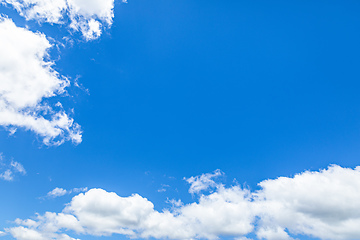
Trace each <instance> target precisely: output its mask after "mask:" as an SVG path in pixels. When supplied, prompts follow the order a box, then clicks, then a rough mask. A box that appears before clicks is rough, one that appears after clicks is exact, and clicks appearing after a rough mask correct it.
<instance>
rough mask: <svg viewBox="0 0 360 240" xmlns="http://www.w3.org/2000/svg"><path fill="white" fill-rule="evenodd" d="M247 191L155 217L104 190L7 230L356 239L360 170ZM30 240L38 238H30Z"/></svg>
mask: <svg viewBox="0 0 360 240" xmlns="http://www.w3.org/2000/svg"><path fill="white" fill-rule="evenodd" d="M259 186H260V187H261V189H260V190H258V191H256V192H250V191H249V190H246V189H242V188H241V187H239V186H233V187H229V188H226V187H224V186H222V185H218V187H217V189H216V191H215V192H213V193H210V194H208V195H201V196H200V197H199V200H198V201H197V202H194V203H190V204H185V205H184V204H182V203H181V202H180V201H179V202H180V203H181V204H173V209H172V210H171V211H170V210H163V211H157V210H155V209H154V205H153V203H152V202H150V201H149V200H148V199H146V198H144V197H142V196H140V195H138V194H134V195H132V196H130V197H120V196H118V195H117V194H115V193H111V192H106V191H105V190H102V189H91V190H89V191H88V192H86V193H81V194H79V195H77V196H75V197H74V198H73V199H72V201H71V202H70V203H69V204H68V205H67V206H66V208H65V209H64V210H63V212H61V213H50V212H48V213H45V214H44V215H38V216H37V217H36V219H28V220H20V219H17V220H16V223H17V224H19V226H18V227H14V228H10V229H6V231H7V232H9V233H10V234H12V236H13V237H14V238H16V239H20V240H28V239H35V238H36V239H46V240H47V239H72V238H70V237H69V236H68V235H66V234H65V231H67V230H72V231H75V232H76V233H78V234H89V235H95V236H109V235H112V234H122V235H126V236H128V237H131V238H134V237H135V238H149V237H152V238H156V239H164V238H168V239H195V238H198V239H200V238H205V239H217V238H218V237H221V236H231V237H235V238H236V239H241V240H243V239H248V238H247V234H249V233H255V234H256V235H257V237H258V239H268V240H273V239H277V240H281V239H292V237H291V234H303V235H308V236H310V237H316V238H320V239H342V240H346V239H349V240H350V239H359V238H360V230H359V228H358V226H359V225H360V210H359V209H360V193H359V191H358V190H359V188H360V168H359V167H358V168H355V169H349V168H342V167H339V166H330V167H329V168H328V169H327V170H321V171H315V172H304V173H301V174H298V175H296V176H295V177H292V178H288V177H280V178H277V179H274V180H266V181H263V182H261V183H260V184H259ZM34 236H36V237H34Z"/></svg>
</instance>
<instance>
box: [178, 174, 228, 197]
mask: <svg viewBox="0 0 360 240" xmlns="http://www.w3.org/2000/svg"><path fill="white" fill-rule="evenodd" d="M221 175H223V173H222V172H221V171H220V170H219V169H217V170H215V171H214V172H213V173H205V174H202V175H200V176H196V177H190V178H184V180H185V181H187V182H188V183H189V184H190V188H189V193H191V194H194V193H196V194H198V193H200V192H201V191H206V190H208V189H210V188H213V187H216V186H217V183H215V181H214V180H213V179H214V178H217V177H219V176H221Z"/></svg>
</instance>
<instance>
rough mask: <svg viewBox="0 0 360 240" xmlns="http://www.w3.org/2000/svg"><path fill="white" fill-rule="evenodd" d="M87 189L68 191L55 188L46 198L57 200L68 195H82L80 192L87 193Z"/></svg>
mask: <svg viewBox="0 0 360 240" xmlns="http://www.w3.org/2000/svg"><path fill="white" fill-rule="evenodd" d="M86 191H87V188H73V189H71V190H66V189H63V188H58V187H57V188H54V189H53V190H51V191H50V192H48V193H47V195H46V197H48V198H57V197H62V196H65V195H67V194H71V193H80V192H86Z"/></svg>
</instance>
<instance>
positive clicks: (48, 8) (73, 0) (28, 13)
mask: <svg viewBox="0 0 360 240" xmlns="http://www.w3.org/2000/svg"><path fill="white" fill-rule="evenodd" d="M123 2H126V1H125V0H123ZM0 3H3V4H5V5H10V6H12V7H14V8H15V9H16V10H17V11H18V12H19V14H20V15H22V16H23V17H25V18H26V19H27V20H36V21H38V22H48V23H52V24H65V23H67V22H68V21H69V26H70V28H71V29H73V30H75V31H80V32H81V33H82V35H83V36H84V38H85V39H86V40H93V39H95V38H98V37H99V36H100V35H101V32H102V29H103V28H104V27H109V26H111V24H112V21H113V17H114V0H0ZM66 18H69V20H67V19H66Z"/></svg>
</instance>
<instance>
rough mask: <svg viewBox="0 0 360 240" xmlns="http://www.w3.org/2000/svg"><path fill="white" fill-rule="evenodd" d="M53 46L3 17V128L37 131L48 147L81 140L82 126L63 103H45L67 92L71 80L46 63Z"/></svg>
mask: <svg viewBox="0 0 360 240" xmlns="http://www.w3.org/2000/svg"><path fill="white" fill-rule="evenodd" d="M51 47H52V45H51V44H50V42H49V41H48V40H47V38H46V37H45V35H44V34H41V33H34V32H31V31H29V30H27V29H24V28H20V27H17V26H16V25H15V24H14V22H13V21H12V20H10V19H7V18H4V17H2V18H0V55H1V58H0V79H1V81H0V125H1V126H3V127H8V128H10V129H11V131H12V133H13V132H14V128H17V127H20V128H25V129H27V130H31V131H33V132H35V133H36V134H37V135H39V136H41V137H42V138H43V142H44V144H46V145H59V144H62V143H63V142H64V141H66V140H71V141H72V142H74V143H76V144H78V143H80V142H81V140H82V136H81V129H80V126H79V125H78V124H77V123H75V122H74V120H73V119H72V118H71V117H69V116H68V114H67V113H65V111H64V110H63V109H62V106H61V104H60V103H57V104H56V105H54V106H50V105H49V104H47V103H46V102H45V101H44V100H45V99H48V98H51V97H54V96H59V95H61V94H64V93H65V89H66V87H68V86H69V84H70V83H69V80H68V79H67V78H66V77H64V76H61V75H60V74H59V73H58V72H57V71H55V70H54V69H53V65H54V63H53V62H52V61H49V60H46V59H47V58H48V50H49V49H50V48H51Z"/></svg>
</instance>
